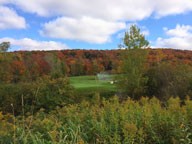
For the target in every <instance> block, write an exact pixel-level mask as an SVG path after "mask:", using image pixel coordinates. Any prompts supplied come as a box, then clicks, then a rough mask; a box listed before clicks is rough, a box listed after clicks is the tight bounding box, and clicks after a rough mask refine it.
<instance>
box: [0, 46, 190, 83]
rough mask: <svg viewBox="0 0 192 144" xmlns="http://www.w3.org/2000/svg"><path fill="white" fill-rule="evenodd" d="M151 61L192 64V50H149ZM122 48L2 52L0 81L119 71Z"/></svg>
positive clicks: (148, 62) (150, 63) (0, 57)
mask: <svg viewBox="0 0 192 144" xmlns="http://www.w3.org/2000/svg"><path fill="white" fill-rule="evenodd" d="M147 51H148V56H147V63H146V66H149V65H157V64H159V63H162V62H167V63H171V64H173V65H176V64H183V63H185V64H188V65H192V51H182V50H173V49H147ZM120 55H121V50H63V51H31V52H29V51H17V52H11V53H6V55H4V54H3V53H1V54H0V81H1V82H3V81H7V82H19V81H34V80H36V79H37V78H38V77H42V76H45V75H51V76H53V77H60V76H64V75H68V76H79V75H95V74H97V73H99V72H104V71H108V72H109V73H111V74H119V73H120V69H121V66H122V60H121V59H120Z"/></svg>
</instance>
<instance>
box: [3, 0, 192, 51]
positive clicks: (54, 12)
mask: <svg viewBox="0 0 192 144" xmlns="http://www.w3.org/2000/svg"><path fill="white" fill-rule="evenodd" d="M191 19H192V0H169V1H167V0H156V1H154V0H142V1H141V0H134V1H132V0H97V1H96V0H81V1H80V0H26V1H24V0H0V42H3V41H10V42H11V50H12V51H15V50H61V49H117V48H118V44H119V43H120V42H121V38H122V36H123V34H124V32H125V31H127V30H128V29H129V26H130V25H131V24H136V25H137V26H138V27H139V28H140V29H141V32H142V33H143V34H145V35H146V39H147V40H149V41H150V45H151V46H152V47H155V48H174V49H186V50H192V43H191V42H192V21H191Z"/></svg>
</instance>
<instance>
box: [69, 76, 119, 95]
mask: <svg viewBox="0 0 192 144" xmlns="http://www.w3.org/2000/svg"><path fill="white" fill-rule="evenodd" d="M109 77H110V78H113V75H110V76H109ZM110 81H111V80H98V78H97V76H76V77H70V83H71V85H72V86H74V88H75V92H76V93H92V92H114V91H116V85H115V84H111V83H110Z"/></svg>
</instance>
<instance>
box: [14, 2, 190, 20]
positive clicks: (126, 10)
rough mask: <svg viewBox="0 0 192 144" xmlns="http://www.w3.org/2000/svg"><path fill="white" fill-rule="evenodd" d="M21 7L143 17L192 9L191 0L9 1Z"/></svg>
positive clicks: (57, 13) (44, 11)
mask: <svg viewBox="0 0 192 144" xmlns="http://www.w3.org/2000/svg"><path fill="white" fill-rule="evenodd" d="M12 1H14V2H13V3H14V4H15V5H17V6H18V7H20V8H21V9H22V10H24V11H27V12H30V13H36V14H38V15H40V16H66V17H76V18H77V17H78V18H79V17H82V16H88V17H94V18H100V19H105V20H115V21H116V20H131V21H132V20H133V21H134V20H142V19H144V18H147V17H149V16H151V15H152V14H153V13H154V14H155V16H158V17H161V16H167V15H172V14H181V13H185V12H188V11H192V0H12Z"/></svg>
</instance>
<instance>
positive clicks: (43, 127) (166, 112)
mask: <svg viewBox="0 0 192 144" xmlns="http://www.w3.org/2000/svg"><path fill="white" fill-rule="evenodd" d="M26 115H27V116H26V117H25V121H24V124H23V117H22V116H18V117H16V120H15V123H14V117H13V115H11V114H7V115H3V114H2V113H0V142H1V143H13V141H15V143H21V144H28V143H34V144H47V143H48V144H49V143H50V144H52V143H53V144H63V143H71V144H74V143H98V144H99V143H125V144H133V143H134V144H141V143H142V144H145V143H146V144H154V143H159V144H171V143H173V144H190V143H191V142H192V101H191V100H189V99H186V100H185V104H183V105H182V106H181V102H180V99H179V98H171V99H169V101H168V102H167V103H166V104H164V105H163V106H162V103H161V102H160V101H159V100H157V99H156V98H152V99H148V98H141V99H140V100H139V101H134V100H132V99H129V98H128V99H127V100H126V101H123V102H121V103H120V102H119V99H118V98H117V97H114V98H112V99H110V100H105V99H102V100H101V99H100V97H99V95H96V96H95V97H94V100H93V101H91V102H87V101H84V102H82V103H81V104H73V105H68V106H66V105H65V106H63V107H57V108H56V110H54V111H51V112H50V113H46V112H45V111H44V109H41V110H40V111H39V112H37V113H36V114H35V115H30V114H26ZM31 117H33V121H32V122H31ZM23 125H24V127H23ZM14 126H15V128H16V130H15V138H14Z"/></svg>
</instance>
